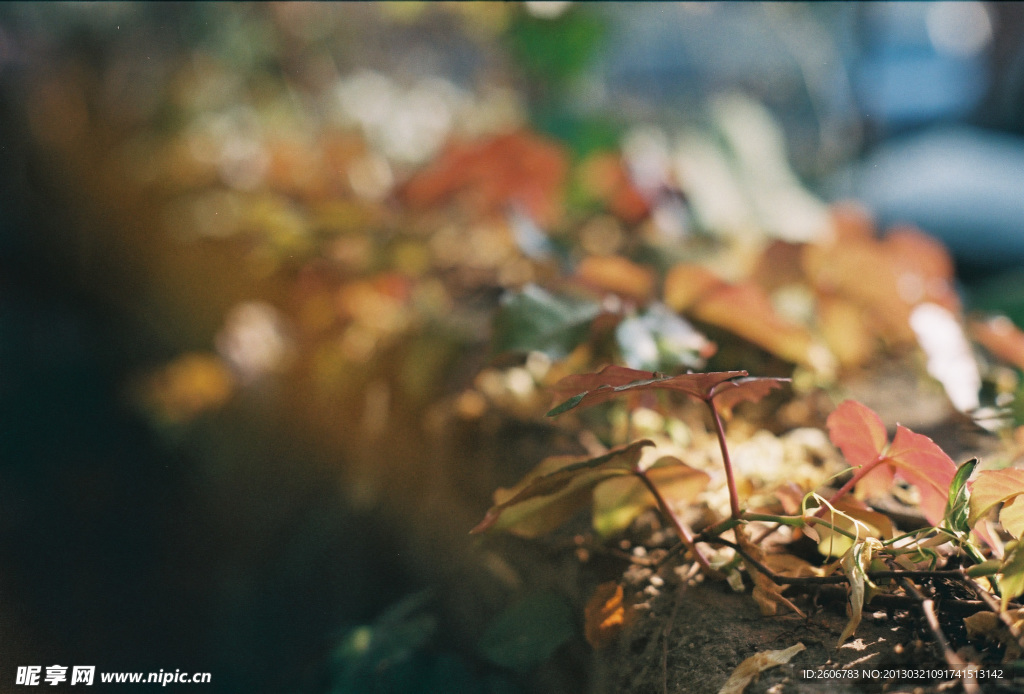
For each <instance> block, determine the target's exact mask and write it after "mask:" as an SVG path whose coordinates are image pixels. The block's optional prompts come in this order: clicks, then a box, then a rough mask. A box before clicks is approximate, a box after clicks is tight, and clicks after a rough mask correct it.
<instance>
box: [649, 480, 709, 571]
mask: <svg viewBox="0 0 1024 694" xmlns="http://www.w3.org/2000/svg"><path fill="white" fill-rule="evenodd" d="M636 476H637V477H639V478H640V481H641V482H643V483H644V486H646V487H647V489H648V491H650V492H651V494H653V495H654V499H655V500H656V501H657V502H658V508H660V509H661V512H662V513H663V514H664V515H665V517H666V518H668V520H669V522H670V523H672V527H673V528H675V530H676V534H677V535H678V536H679V539H680V541H682V543H683V544H685V545H686V547H687V549H689V550H690V551H691V552H693V556H694V558H695V559H696V560H697V562H698V563H699V564H700V565H701V568H703V569H704V570H705V571H706V572H707V573H708V574H709V575H715V574H717V573H718V572H716V571H715V570H714V569H713V568H711V564H709V563H708V560H707V557H705V556H704V554H703V553H702V552H701V551H700V550H699V549H697V543H696V542H695V541H694V539H693V532H692V531H691V530H690V529H689V528H688V527H686V524H685V523H683V522H682V521H681V520H679V517H678V516H677V515H676V512H675V511H673V510H672V507H671V506H669V505H668V500H667V499H666V498H665V497H664V496H662V494H661V491H660V490H659V489H658V487H657V486H656V485H655V484H654V483H653V482H651V480H650V478H649V477H647V473H646V472H643V471H638V472H636Z"/></svg>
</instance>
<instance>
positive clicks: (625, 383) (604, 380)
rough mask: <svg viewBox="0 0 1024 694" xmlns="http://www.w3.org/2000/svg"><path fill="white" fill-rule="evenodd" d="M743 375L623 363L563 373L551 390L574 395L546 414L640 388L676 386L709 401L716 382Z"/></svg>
mask: <svg viewBox="0 0 1024 694" xmlns="http://www.w3.org/2000/svg"><path fill="white" fill-rule="evenodd" d="M746 375H747V372H746V371H719V372H714V373H698V374H682V375H680V376H664V375H661V374H658V373H656V372H652V371H640V370H639V369H628V368H626V367H624V366H606V367H604V368H603V369H601V370H600V371H598V372H597V373H592V374H578V375H574V376H566V377H565V378H563V379H562V380H561V381H559V382H558V383H556V384H555V386H554V391H555V394H556V396H558V397H559V399H561V398H562V397H564V396H565V395H567V394H569V393H572V394H573V396H572V397H570V398H569V399H568V400H566V401H565V402H563V403H562V404H560V405H558V406H557V407H555V408H554V409H552V410H551V411H550V412H548V416H549V417H554V416H555V415H559V414H562V413H563V412H567V411H569V410H571V409H573V408H575V407H581V406H582V407H591V406H593V405H597V404H600V403H602V402H607V401H608V400H611V399H612V398H614V397H617V396H619V395H622V394H623V393H629V392H639V391H643V390H677V391H681V392H683V393H686V394H687V395H692V396H693V397H695V398H699V399H700V400H704V401H708V400H710V399H711V398H712V397H714V394H713V392H714V390H715V386H718V385H719V384H721V383H724V382H725V381H729V380H731V379H734V378H739V377H742V376H746Z"/></svg>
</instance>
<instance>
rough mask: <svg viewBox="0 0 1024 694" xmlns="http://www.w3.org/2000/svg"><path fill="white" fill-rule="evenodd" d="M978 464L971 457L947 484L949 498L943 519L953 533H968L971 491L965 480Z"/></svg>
mask: <svg viewBox="0 0 1024 694" xmlns="http://www.w3.org/2000/svg"><path fill="white" fill-rule="evenodd" d="M977 466H978V459H977V458H971V459H970V460H968V461H967V462H966V463H964V464H963V465H961V466H960V467H958V468H957V470H956V474H955V475H953V481H952V482H951V483H950V485H949V498H948V500H947V501H946V512H945V513H944V514H943V521H944V522H945V524H946V527H947V528H949V529H950V530H952V531H953V532H955V533H968V532H970V530H971V526H970V524H969V523H968V522H967V518H968V515H969V510H970V506H969V504H970V499H971V492H970V489H968V487H967V480H968V479H969V478H970V476H971V474H972V473H973V472H974V468H976V467H977Z"/></svg>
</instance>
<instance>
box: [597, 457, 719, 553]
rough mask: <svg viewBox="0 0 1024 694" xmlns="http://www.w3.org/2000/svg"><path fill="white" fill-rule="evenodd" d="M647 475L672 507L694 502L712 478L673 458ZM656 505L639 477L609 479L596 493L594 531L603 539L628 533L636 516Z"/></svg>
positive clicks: (661, 460) (653, 467) (664, 461)
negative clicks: (621, 532)
mask: <svg viewBox="0 0 1024 694" xmlns="http://www.w3.org/2000/svg"><path fill="white" fill-rule="evenodd" d="M644 474H645V475H646V476H647V479H649V480H650V481H651V483H652V484H654V486H655V487H657V489H658V491H659V492H661V494H662V496H664V497H665V499H666V500H667V501H668V502H669V503H670V504H673V503H675V504H686V503H689V502H691V501H693V500H694V499H695V498H696V497H697V495H698V494H700V493H701V492H702V491H704V488H705V487H706V486H707V484H708V482H709V481H710V479H711V478H710V477H709V476H708V474H707V473H706V472H703V471H701V470H696V469H694V468H692V467H690V466H689V465H686V464H685V463H683V462H682V461H681V460H679V459H677V458H673V457H672V456H664V457H662V458H659V459H658V460H657V461H656V462H655V463H654V464H653V465H651V466H650V467H649V468H647V470H646V471H645V472H644ZM656 505H657V501H656V500H655V498H654V496H653V495H652V494H651V492H650V490H649V489H647V487H646V486H645V485H644V483H643V482H642V481H641V480H640V479H639V478H638V477H635V476H632V475H630V476H629V477H613V478H610V479H607V480H605V481H603V482H601V483H600V484H599V485H598V486H597V488H596V489H595V490H594V530H596V531H597V533H598V534H599V535H601V536H604V537H607V536H608V535H612V534H614V533H617V532H619V531H622V530H625V529H626V528H628V527H629V524H630V523H632V522H633V520H634V519H635V518H636V517H637V516H639V515H640V514H641V513H643V512H644V511H646V510H647V509H649V508H652V507H654V506H656Z"/></svg>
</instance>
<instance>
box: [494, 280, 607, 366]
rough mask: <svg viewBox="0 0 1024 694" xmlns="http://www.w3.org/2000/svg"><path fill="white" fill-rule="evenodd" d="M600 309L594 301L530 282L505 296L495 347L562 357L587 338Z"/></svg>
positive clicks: (503, 349) (498, 320)
mask: <svg viewBox="0 0 1024 694" xmlns="http://www.w3.org/2000/svg"><path fill="white" fill-rule="evenodd" d="M600 312H601V308H600V306H599V305H598V304H597V303H595V302H593V301H587V300H579V299H571V298H568V297H559V296H555V295H553V294H551V293H549V292H547V291H545V290H544V289H541V288H540V287H538V286H537V285H534V284H530V285H527V286H526V287H524V288H523V290H522V291H521V292H519V293H516V294H507V295H505V296H504V297H503V298H502V300H501V306H500V308H499V309H498V313H497V315H496V316H495V318H494V349H495V351H497V352H512V351H524V352H529V351H534V350H536V351H538V352H544V353H545V354H546V355H548V356H549V357H551V358H552V359H562V358H564V357H565V356H566V355H567V354H569V352H571V351H572V350H573V349H575V348H576V346H577V345H578V344H579V343H580V342H582V341H583V339H584V338H585V337H586V335H587V331H588V330H589V328H590V324H591V322H593V320H594V319H595V318H596V317H597V315H598V314H599V313H600Z"/></svg>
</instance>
